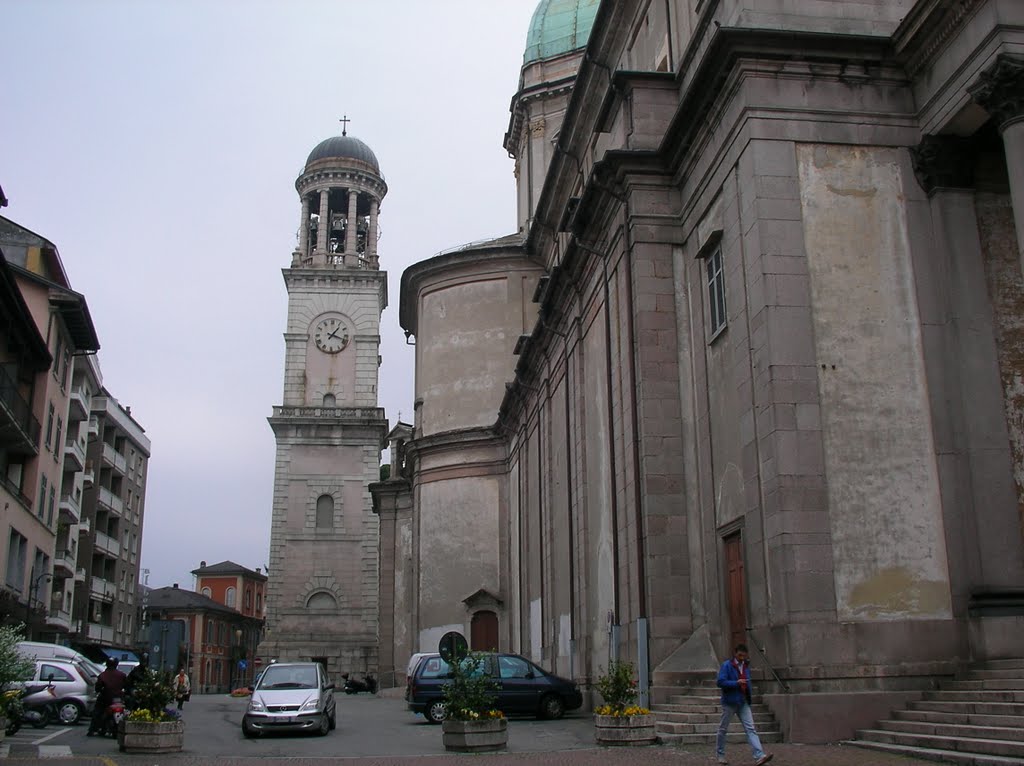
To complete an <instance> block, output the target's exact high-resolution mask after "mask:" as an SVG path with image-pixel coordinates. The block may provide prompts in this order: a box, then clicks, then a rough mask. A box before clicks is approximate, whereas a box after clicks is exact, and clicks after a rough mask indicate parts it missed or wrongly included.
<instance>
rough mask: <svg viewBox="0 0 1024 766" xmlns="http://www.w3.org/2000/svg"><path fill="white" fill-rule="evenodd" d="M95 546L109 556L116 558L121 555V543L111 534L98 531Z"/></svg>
mask: <svg viewBox="0 0 1024 766" xmlns="http://www.w3.org/2000/svg"><path fill="white" fill-rule="evenodd" d="M94 547H95V549H96V550H97V551H100V552H101V553H106V554H107V555H108V556H110V557H112V558H115V559H116V558H117V557H118V556H120V555H121V543H119V542H118V541H117V540H115V539H114V538H113V537H111V536H110V535H105V534H103V533H102V532H96V542H95V546H94ZM94 582H95V580H94Z"/></svg>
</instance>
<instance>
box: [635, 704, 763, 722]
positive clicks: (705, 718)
mask: <svg viewBox="0 0 1024 766" xmlns="http://www.w3.org/2000/svg"><path fill="white" fill-rule="evenodd" d="M651 712H652V713H654V715H656V716H657V717H658V720H659V721H670V722H672V723H715V724H717V723H718V722H719V721H721V720H722V714H721V712H715V713H682V712H676V711H672V710H663V709H662V708H660V707H659V708H654V709H652V710H651ZM774 720H775V716H773V715H772V714H771V713H754V723H755V724H757V723H761V722H762V721H774Z"/></svg>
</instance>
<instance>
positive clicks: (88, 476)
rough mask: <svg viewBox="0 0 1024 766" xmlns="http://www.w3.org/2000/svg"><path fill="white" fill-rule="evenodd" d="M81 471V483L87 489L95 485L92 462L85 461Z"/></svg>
mask: <svg viewBox="0 0 1024 766" xmlns="http://www.w3.org/2000/svg"><path fill="white" fill-rule="evenodd" d="M82 470H83V473H82V483H83V484H84V485H85V486H87V487H91V486H92V485H93V484H95V483H96V469H95V468H93V465H92V461H91V460H86V461H85V467H84V468H83V469H82Z"/></svg>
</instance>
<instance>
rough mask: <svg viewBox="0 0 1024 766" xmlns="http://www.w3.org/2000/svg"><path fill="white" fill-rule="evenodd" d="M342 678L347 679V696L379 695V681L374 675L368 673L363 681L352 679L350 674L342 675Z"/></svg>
mask: <svg viewBox="0 0 1024 766" xmlns="http://www.w3.org/2000/svg"><path fill="white" fill-rule="evenodd" d="M341 677H342V678H344V679H345V694H359V692H369V693H370V694H376V693H377V679H376V678H374V677H373V673H367V674H366V675H365V676H363V680H362V681H360V680H359V679H358V678H350V677H349V674H348V673H342V674H341Z"/></svg>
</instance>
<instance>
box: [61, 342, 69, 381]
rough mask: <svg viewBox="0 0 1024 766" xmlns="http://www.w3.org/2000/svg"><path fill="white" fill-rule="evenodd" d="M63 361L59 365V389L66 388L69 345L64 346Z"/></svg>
mask: <svg viewBox="0 0 1024 766" xmlns="http://www.w3.org/2000/svg"><path fill="white" fill-rule="evenodd" d="M63 362H64V364H63V366H62V367H61V372H60V390H61V391H67V390H68V371H69V370H70V369H71V347H70V346H65V347H64V359H63Z"/></svg>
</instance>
